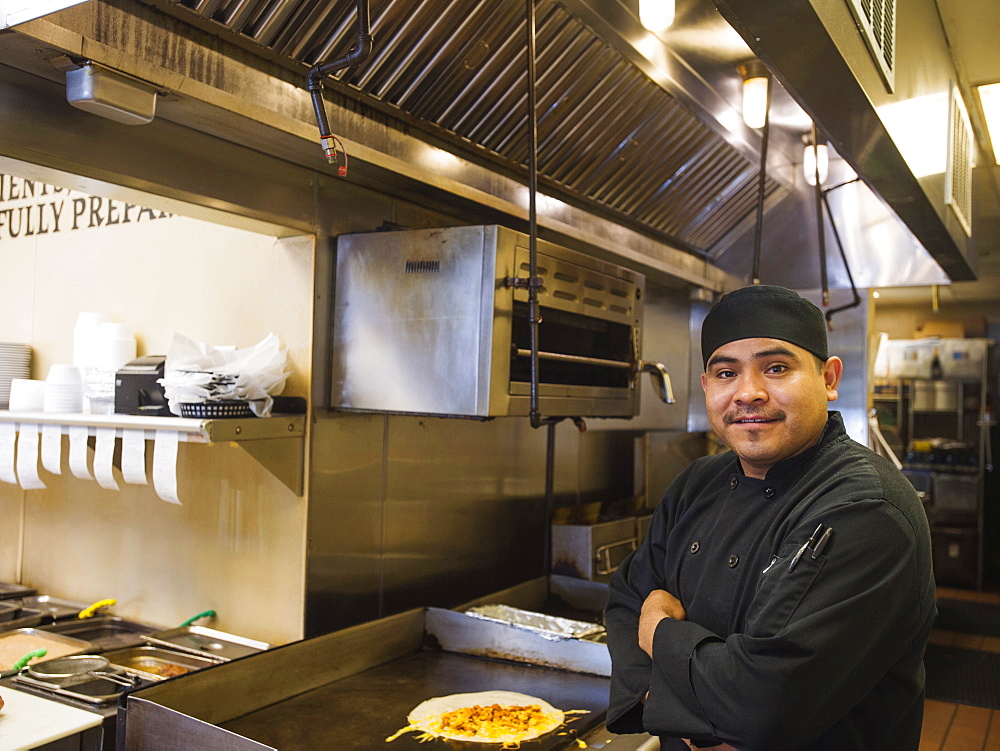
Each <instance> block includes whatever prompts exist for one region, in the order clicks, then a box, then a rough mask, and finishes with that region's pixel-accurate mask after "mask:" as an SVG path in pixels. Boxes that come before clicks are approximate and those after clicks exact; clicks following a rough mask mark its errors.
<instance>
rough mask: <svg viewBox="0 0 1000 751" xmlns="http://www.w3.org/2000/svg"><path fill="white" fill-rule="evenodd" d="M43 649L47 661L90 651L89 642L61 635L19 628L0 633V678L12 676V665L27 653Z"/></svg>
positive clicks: (13, 671)
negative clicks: (45, 651) (45, 652)
mask: <svg viewBox="0 0 1000 751" xmlns="http://www.w3.org/2000/svg"><path fill="white" fill-rule="evenodd" d="M36 649H45V650H47V654H46V655H45V657H46V658H48V659H54V658H56V657H65V656H67V655H71V654H80V653H81V652H86V651H87V650H89V649H90V642H86V641H84V640H83V639H74V638H72V637H69V636H63V635H62V634H51V633H47V632H45V631H41V630H39V629H35V628H19V629H16V630H14V631H8V632H5V633H0V678H4V677H6V676H8V675H13V674H14V673H16V672H17V671H15V670H11V668H12V666H13V665H14V663H16V662H17V661H18V660H20V659H21V658H22V657H24V656H25V655H26V654H28V653H29V652H33V651H34V650H36Z"/></svg>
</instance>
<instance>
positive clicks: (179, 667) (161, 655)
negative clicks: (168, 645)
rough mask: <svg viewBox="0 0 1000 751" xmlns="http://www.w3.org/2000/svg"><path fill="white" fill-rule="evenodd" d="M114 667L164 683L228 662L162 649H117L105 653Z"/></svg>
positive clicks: (149, 647)
mask: <svg viewBox="0 0 1000 751" xmlns="http://www.w3.org/2000/svg"><path fill="white" fill-rule="evenodd" d="M104 656H105V657H107V658H108V660H109V661H110V662H111V664H112V665H117V666H118V667H120V668H123V669H125V670H128V671H129V672H132V673H137V674H139V675H141V677H143V678H147V679H149V680H154V681H162V680H166V679H167V678H176V677H177V676H179V675H184V674H185V673H190V672H192V671H194V670H201V669H203V668H208V667H211V666H212V665H218V664H219V663H222V662H226V660H224V659H222V658H218V657H208V656H204V657H202V656H198V655H193V654H189V653H186V652H178V651H176V650H173V649H164V648H162V647H153V646H144V647H131V648H128V649H116V650H113V651H110V652H105V653H104Z"/></svg>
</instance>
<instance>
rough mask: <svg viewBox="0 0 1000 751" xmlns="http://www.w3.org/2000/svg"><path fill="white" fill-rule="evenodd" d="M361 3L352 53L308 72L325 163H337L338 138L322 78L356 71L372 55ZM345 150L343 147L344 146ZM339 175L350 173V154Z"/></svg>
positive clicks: (360, 0)
mask: <svg viewBox="0 0 1000 751" xmlns="http://www.w3.org/2000/svg"><path fill="white" fill-rule="evenodd" d="M357 3H358V34H357V36H356V37H355V39H354V46H353V47H351V49H350V51H349V52H348V53H347V54H346V55H343V56H341V57H338V58H337V59H336V60H329V61H326V62H322V61H321V62H318V63H316V64H315V65H314V66H313V67H312V68H310V69H309V75H308V76H307V77H306V88H307V89H309V93H310V94H311V95H312V102H313V109H314V110H315V111H316V124H317V125H318V126H319V144H320V146H321V147H322V148H323V154H324V156H326V161H328V162H329V163H330V164H333V163H334V162H336V161H337V144H338V143H339V141H338V139H337V137H336V136H335V135H333V131H332V130H331V129H330V122H329V120H327V117H326V103H325V102H324V101H323V78H324V77H325V76H329V75H332V74H334V73H337V72H339V71H341V70H346V69H347V68H357V67H359V66H360V65H362V64H363V63H364V62H365V61H366V60H367V59H368V58H369V57H370V56H371V53H372V47H373V46H374V40H373V39H372V35H371V14H370V12H369V7H368V0H357ZM341 150H343V147H341ZM339 172H340V175H341V176H344V175H346V174H347V154H346V153H345V154H344V164H343V165H342V166H341V167H340V170H339Z"/></svg>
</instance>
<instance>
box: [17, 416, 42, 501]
mask: <svg viewBox="0 0 1000 751" xmlns="http://www.w3.org/2000/svg"><path fill="white" fill-rule="evenodd" d="M17 479H18V481H19V482H20V483H21V487H22V488H24V489H25V490H43V489H44V488H45V483H44V482H42V480H41V478H40V477H39V476H38V426H37V425H35V424H34V423H21V426H20V430H19V431H18V434H17Z"/></svg>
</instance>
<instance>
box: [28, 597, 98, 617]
mask: <svg viewBox="0 0 1000 751" xmlns="http://www.w3.org/2000/svg"><path fill="white" fill-rule="evenodd" d="M17 602H19V603H20V604H21V606H22V607H25V608H32V609H34V610H39V611H41V612H42V613H43V614H44V615H47V616H48V617H50V618H51V619H52V620H54V621H59V620H63V619H66V618H76V617H77V616H78V615H79V614H80V611H81V610H83V609H84V608H86V607H87V606H88V605H89V604H90V603H88V602H76V601H74V600H63V599H61V598H58V597H52V596H51V595H30V596H28V597H22V598H20V599H19V600H17Z"/></svg>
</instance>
